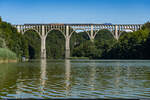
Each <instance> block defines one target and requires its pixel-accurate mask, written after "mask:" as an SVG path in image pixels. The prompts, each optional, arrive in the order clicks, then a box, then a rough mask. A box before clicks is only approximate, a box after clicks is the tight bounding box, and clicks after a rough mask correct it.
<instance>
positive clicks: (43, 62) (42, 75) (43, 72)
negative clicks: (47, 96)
mask: <svg viewBox="0 0 150 100" xmlns="http://www.w3.org/2000/svg"><path fill="white" fill-rule="evenodd" d="M40 67H41V72H40V94H41V96H42V95H43V94H44V87H45V84H46V79H47V76H46V67H47V66H46V59H41V66H40Z"/></svg>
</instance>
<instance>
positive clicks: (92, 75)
mask: <svg viewBox="0 0 150 100" xmlns="http://www.w3.org/2000/svg"><path fill="white" fill-rule="evenodd" d="M89 66H90V68H91V71H90V78H89V85H90V86H91V87H90V89H91V91H94V85H95V78H96V65H95V61H92V62H91V63H90V64H89Z"/></svg>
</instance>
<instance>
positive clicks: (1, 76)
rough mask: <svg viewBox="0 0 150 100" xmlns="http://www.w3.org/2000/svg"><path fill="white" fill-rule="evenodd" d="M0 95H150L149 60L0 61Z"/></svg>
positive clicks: (1, 96) (8, 96)
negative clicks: (7, 62) (0, 62)
mask: <svg viewBox="0 0 150 100" xmlns="http://www.w3.org/2000/svg"><path fill="white" fill-rule="evenodd" d="M0 98H150V61H149V60H123V61H121V60H49V61H47V62H46V61H45V60H41V61H32V62H23V63H9V64H0Z"/></svg>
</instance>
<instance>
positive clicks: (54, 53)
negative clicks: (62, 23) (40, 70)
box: [46, 29, 65, 59]
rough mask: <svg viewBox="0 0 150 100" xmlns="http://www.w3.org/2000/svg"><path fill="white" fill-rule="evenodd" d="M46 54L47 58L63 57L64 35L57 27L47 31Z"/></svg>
mask: <svg viewBox="0 0 150 100" xmlns="http://www.w3.org/2000/svg"><path fill="white" fill-rule="evenodd" d="M46 55H47V58H48V59H61V58H64V57H65V37H64V35H63V33H62V31H60V30H59V29H53V30H50V31H48V33H47V37H46Z"/></svg>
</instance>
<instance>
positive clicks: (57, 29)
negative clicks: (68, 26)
mask: <svg viewBox="0 0 150 100" xmlns="http://www.w3.org/2000/svg"><path fill="white" fill-rule="evenodd" d="M51 31H59V32H61V33H62V34H63V36H64V37H65V32H63V30H61V29H59V28H53V29H50V30H48V31H47V32H46V37H47V35H48V34H49V33H50V32H51Z"/></svg>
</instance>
